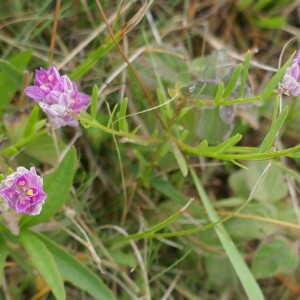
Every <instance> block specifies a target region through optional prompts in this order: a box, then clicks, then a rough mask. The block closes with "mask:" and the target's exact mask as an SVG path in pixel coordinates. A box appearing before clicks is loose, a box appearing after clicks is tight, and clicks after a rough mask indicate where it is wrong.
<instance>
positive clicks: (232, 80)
mask: <svg viewBox="0 0 300 300" xmlns="http://www.w3.org/2000/svg"><path fill="white" fill-rule="evenodd" d="M242 69H243V65H242V64H238V65H237V67H236V68H235V70H234V71H233V73H232V75H231V76H230V78H229V81H228V84H227V86H226V88H225V91H224V94H223V98H224V99H226V98H228V97H229V96H230V94H231V93H232V91H233V90H234V88H235V87H236V84H237V81H238V80H239V77H240V75H241V72H242Z"/></svg>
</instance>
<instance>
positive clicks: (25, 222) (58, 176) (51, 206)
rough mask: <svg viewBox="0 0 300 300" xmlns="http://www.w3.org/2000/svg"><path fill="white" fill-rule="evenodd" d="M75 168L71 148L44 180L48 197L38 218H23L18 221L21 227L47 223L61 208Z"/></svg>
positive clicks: (75, 162) (74, 156)
mask: <svg viewBox="0 0 300 300" xmlns="http://www.w3.org/2000/svg"><path fill="white" fill-rule="evenodd" d="M76 166H77V157H76V150H75V148H72V149H70V150H69V152H68V153H67V154H66V156H65V158H64V159H63V161H62V162H61V163H60V165H59V167H58V168H57V169H56V170H55V172H53V173H52V174H50V175H49V176H47V177H46V178H45V179H44V190H45V192H46V193H47V195H48V197H47V199H46V201H45V204H44V205H43V209H42V212H41V213H40V214H39V215H38V216H27V215H26V216H25V215H24V216H23V217H22V218H21V221H20V225H21V227H22V226H26V227H29V226H34V225H37V224H39V223H41V222H44V221H47V220H48V219H50V218H51V217H52V216H54V215H55V214H56V212H57V211H58V210H59V209H60V208H61V207H62V206H63V204H64V202H65V201H66V199H67V197H68V195H69V191H70V189H71V186H72V183H73V177H74V175H75V170H76Z"/></svg>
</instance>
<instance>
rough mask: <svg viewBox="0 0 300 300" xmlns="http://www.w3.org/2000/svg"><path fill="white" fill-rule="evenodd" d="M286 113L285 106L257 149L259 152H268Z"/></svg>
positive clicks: (287, 110)
mask: <svg viewBox="0 0 300 300" xmlns="http://www.w3.org/2000/svg"><path fill="white" fill-rule="evenodd" d="M288 113H289V108H288V106H285V108H284V109H283V110H282V112H281V114H280V115H279V116H278V118H277V119H276V120H275V121H274V119H273V122H272V125H271V128H270V131H269V132H268V134H267V135H266V137H265V138H264V140H263V141H262V143H261V145H260V147H259V152H266V151H270V149H271V147H272V145H273V144H274V141H275V138H276V136H277V134H278V132H279V130H280V129H281V127H282V125H283V123H284V121H285V119H286V117H287V116H288Z"/></svg>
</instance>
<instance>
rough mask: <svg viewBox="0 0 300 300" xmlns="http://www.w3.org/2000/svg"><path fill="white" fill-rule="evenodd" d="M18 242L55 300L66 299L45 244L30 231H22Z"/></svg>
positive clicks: (61, 281) (60, 280) (59, 276)
mask: <svg viewBox="0 0 300 300" xmlns="http://www.w3.org/2000/svg"><path fill="white" fill-rule="evenodd" d="M20 241H21V243H22V245H23V247H24V248H25V250H26V252H27V253H28V255H29V257H30V259H31V262H32V264H33V265H34V266H35V267H36V269H37V270H38V271H39V272H40V274H41V275H42V276H43V278H44V279H45V281H46V283H47V284H48V286H49V288H50V289H51V291H52V293H53V295H54V296H55V298H56V299H57V300H63V299H66V292H65V289H64V283H63V280H62V277H61V274H60V272H59V270H58V267H57V265H56V262H55V260H54V258H53V256H52V254H51V252H50V251H49V250H48V249H47V247H46V246H45V244H44V243H43V242H42V241H41V240H40V239H38V238H37V237H36V235H35V234H33V233H32V232H30V231H27V230H22V231H21V233H20Z"/></svg>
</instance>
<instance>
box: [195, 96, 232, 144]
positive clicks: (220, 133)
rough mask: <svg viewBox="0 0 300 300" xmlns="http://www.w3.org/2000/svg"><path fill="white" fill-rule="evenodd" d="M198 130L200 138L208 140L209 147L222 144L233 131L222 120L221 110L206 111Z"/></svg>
mask: <svg viewBox="0 0 300 300" xmlns="http://www.w3.org/2000/svg"><path fill="white" fill-rule="evenodd" d="M228 101H229V100H228ZM212 124H213V126H212ZM198 128H199V135H200V138H201V139H202V140H207V142H208V144H209V145H216V144H218V143H220V142H221V141H222V140H223V139H224V137H225V136H227V135H228V133H229V132H230V131H231V125H230V124H226V123H224V122H223V120H222V119H221V117H220V111H219V108H216V109H206V110H204V111H203V114H202V115H201V118H200V122H199V125H198Z"/></svg>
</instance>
